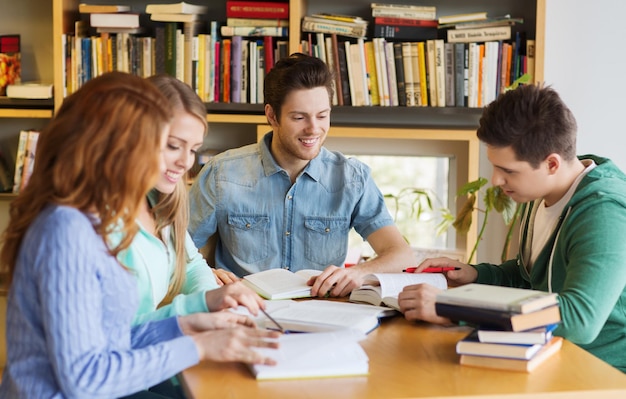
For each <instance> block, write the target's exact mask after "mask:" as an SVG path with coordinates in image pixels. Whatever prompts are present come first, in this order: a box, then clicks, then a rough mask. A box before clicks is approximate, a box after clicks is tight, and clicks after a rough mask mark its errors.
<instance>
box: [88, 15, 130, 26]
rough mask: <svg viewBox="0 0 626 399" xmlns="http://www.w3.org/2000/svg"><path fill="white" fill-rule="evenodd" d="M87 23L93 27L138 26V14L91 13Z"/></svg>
mask: <svg viewBox="0 0 626 399" xmlns="http://www.w3.org/2000/svg"><path fill="white" fill-rule="evenodd" d="M89 21H90V22H89V23H90V25H91V26H92V27H94V28H139V14H135V13H91V14H89Z"/></svg>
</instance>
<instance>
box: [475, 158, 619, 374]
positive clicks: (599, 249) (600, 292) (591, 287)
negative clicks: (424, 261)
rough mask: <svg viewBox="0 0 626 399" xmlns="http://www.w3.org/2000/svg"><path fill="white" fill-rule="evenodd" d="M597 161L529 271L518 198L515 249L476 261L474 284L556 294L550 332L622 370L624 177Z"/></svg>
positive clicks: (530, 215)
mask: <svg viewBox="0 0 626 399" xmlns="http://www.w3.org/2000/svg"><path fill="white" fill-rule="evenodd" d="M580 158H581V159H592V160H593V161H594V162H595V163H596V164H597V165H598V166H596V167H595V168H594V169H592V170H591V171H590V172H589V173H588V174H587V175H586V176H585V177H584V178H583V179H582V180H581V182H580V184H579V185H578V187H577V189H576V192H575V193H574V195H573V196H572V198H571V199H570V201H569V202H568V203H567V205H566V206H565V208H564V210H563V213H562V214H561V216H560V219H559V222H558V225H557V228H556V229H555V231H554V233H553V234H552V236H551V237H550V239H549V240H548V242H547V243H546V245H545V247H544V248H543V249H542V250H541V252H540V253H539V256H538V257H537V260H536V261H535V263H534V264H533V267H532V269H531V271H530V273H529V272H528V271H527V268H526V264H527V262H528V257H529V254H530V251H529V249H530V245H531V237H530V236H529V231H532V226H533V222H534V215H535V212H533V207H534V206H536V205H537V204H538V203H539V201H535V202H532V203H527V204H524V209H523V213H522V215H523V216H522V219H521V226H520V228H521V230H520V251H519V254H518V255H517V258H516V259H511V260H508V261H506V262H504V263H503V264H502V265H493V264H488V263H481V264H478V265H476V266H475V267H476V269H477V270H478V279H477V281H476V282H477V283H483V284H495V285H504V286H512V287H520V288H532V289H536V290H542V291H550V292H556V293H558V294H559V297H558V298H559V305H560V310H561V320H562V322H561V324H560V325H559V327H558V328H557V329H556V330H555V331H554V334H555V335H559V336H562V337H564V338H566V339H568V340H569V341H571V342H573V343H575V344H577V345H579V346H581V347H582V348H584V349H586V350H588V351H589V352H591V353H592V354H594V355H596V356H597V357H599V358H600V359H603V360H604V361H606V362H607V363H610V364H612V365H613V366H615V367H617V368H618V369H620V370H621V371H622V372H626V175H625V174H624V173H623V172H622V171H620V170H619V169H618V168H617V167H616V166H615V164H613V162H611V161H610V160H608V159H606V158H600V157H596V156H593V155H585V156H581V157H580Z"/></svg>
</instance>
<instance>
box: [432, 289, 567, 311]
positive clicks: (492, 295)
mask: <svg viewBox="0 0 626 399" xmlns="http://www.w3.org/2000/svg"><path fill="white" fill-rule="evenodd" d="M437 303H444V304H449V305H457V306H465V307H475V308H482V309H494V310H503V311H508V312H517V313H530V312H533V311H535V310H539V309H542V308H545V307H548V306H552V305H556V304H558V300H557V294H555V293H550V292H545V291H538V290H530V289H525V288H513V287H503V286H499V285H488V284H476V283H472V284H466V285H463V286H460V287H455V288H451V289H449V290H447V291H445V292H441V293H440V294H439V295H437Z"/></svg>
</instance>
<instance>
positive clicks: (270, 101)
mask: <svg viewBox="0 0 626 399" xmlns="http://www.w3.org/2000/svg"><path fill="white" fill-rule="evenodd" d="M332 87H333V76H332V73H331V72H330V70H329V69H328V67H327V66H326V64H325V63H324V62H323V61H321V60H319V59H317V58H315V57H310V56H307V55H304V54H299V53H296V54H293V55H291V56H289V57H287V58H284V59H282V60H280V61H279V62H278V63H277V64H276V65H275V66H274V67H273V68H272V70H271V71H270V73H268V75H267V76H266V78H265V85H264V98H265V115H266V117H267V120H268V122H269V124H270V125H271V127H272V132H270V133H268V134H267V135H266V136H265V137H264V138H263V140H261V142H259V143H257V144H252V145H248V146H245V147H241V148H238V149H234V150H230V151H226V152H225V153H222V154H220V155H218V156H216V157H214V158H212V159H211V160H210V161H209V162H208V163H207V164H206V165H205V166H204V168H203V169H202V171H201V172H200V174H199V176H198V177H197V179H196V181H195V183H194V184H193V187H192V188H191V195H190V201H191V217H190V224H189V230H190V233H191V236H192V238H193V240H194V242H195V244H196V245H197V246H198V247H203V246H204V245H205V244H206V243H207V241H208V239H209V238H210V237H211V236H213V235H214V234H215V233H217V237H218V238H217V241H216V247H215V266H216V267H219V268H223V269H226V270H228V271H230V272H232V273H234V274H235V275H237V276H239V277H242V276H244V275H246V274H249V273H255V272H259V271H262V270H267V269H272V268H279V267H281V268H285V269H289V270H292V271H297V270H300V269H318V270H323V272H322V274H321V275H320V276H319V277H317V279H315V281H313V279H312V280H311V281H310V282H309V284H311V285H312V289H311V293H312V295H313V296H323V295H325V294H326V293H329V294H330V295H331V296H346V295H348V294H349V293H350V292H351V291H352V290H353V289H355V288H357V287H359V286H360V285H361V284H362V282H363V276H365V275H366V274H368V273H374V272H401V271H402V269H403V268H405V267H407V266H410V265H412V264H413V263H414V262H415V259H414V255H413V252H412V250H411V248H410V247H409V245H408V244H407V243H406V242H405V240H404V239H403V238H402V235H401V234H400V232H399V231H398V229H397V227H396V226H395V224H394V222H393V219H392V218H391V216H390V215H389V212H388V210H387V208H386V206H385V203H384V200H383V196H382V194H381V192H380V190H379V189H378V187H377V186H376V184H375V183H374V181H373V179H372V176H371V174H370V170H369V168H368V167H367V166H366V165H365V164H363V163H361V162H360V161H358V160H356V159H348V158H346V157H345V156H344V155H342V154H341V153H338V152H331V151H329V150H327V149H326V148H324V147H323V144H324V141H325V140H326V136H327V134H328V130H329V128H330V113H331V98H332V94H333V88H332ZM353 227H354V229H355V230H356V231H357V232H358V233H359V234H360V235H361V236H362V237H363V238H364V239H366V240H367V241H368V242H369V244H370V245H371V246H372V248H373V249H374V251H375V252H376V254H377V256H376V257H374V258H373V259H371V260H369V261H367V262H364V263H360V264H358V265H357V266H354V267H351V268H348V269H346V268H343V266H342V265H343V262H344V259H345V257H346V254H347V250H348V233H349V231H350V229H351V228H353Z"/></svg>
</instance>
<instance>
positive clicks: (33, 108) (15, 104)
mask: <svg viewBox="0 0 626 399" xmlns="http://www.w3.org/2000/svg"><path fill="white" fill-rule="evenodd" d="M53 109H54V100H53V99H48V100H27V99H17V98H8V97H0V118H52V114H53V112H52V111H53Z"/></svg>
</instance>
